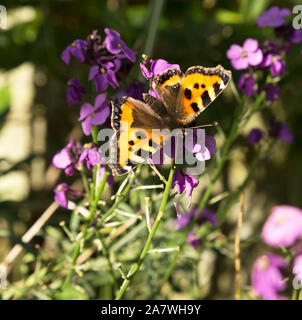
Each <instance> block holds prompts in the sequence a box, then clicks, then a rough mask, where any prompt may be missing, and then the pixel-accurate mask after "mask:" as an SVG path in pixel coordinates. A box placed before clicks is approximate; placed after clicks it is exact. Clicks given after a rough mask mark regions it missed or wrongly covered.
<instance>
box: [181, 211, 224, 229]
mask: <svg viewBox="0 0 302 320" xmlns="http://www.w3.org/2000/svg"><path fill="white" fill-rule="evenodd" d="M196 215H198V218H197V220H196V222H197V223H198V224H202V223H204V222H209V223H211V224H212V226H214V227H215V226H217V224H218V221H217V217H216V214H215V212H214V211H212V210H210V209H208V208H204V209H202V210H201V211H199V210H198V208H194V209H192V210H191V211H190V212H189V213H183V214H181V215H180V218H178V219H176V229H177V230H179V229H182V228H184V227H186V226H187V225H188V224H189V223H190V221H191V220H192V219H193V218H194V217H195V216H196Z"/></svg>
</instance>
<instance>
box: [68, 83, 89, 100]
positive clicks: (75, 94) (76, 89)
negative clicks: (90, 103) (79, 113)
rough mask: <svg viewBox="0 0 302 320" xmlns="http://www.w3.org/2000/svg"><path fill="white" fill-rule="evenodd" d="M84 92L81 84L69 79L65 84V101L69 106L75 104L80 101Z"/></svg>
mask: <svg viewBox="0 0 302 320" xmlns="http://www.w3.org/2000/svg"><path fill="white" fill-rule="evenodd" d="M85 93H86V90H85V89H84V88H83V87H82V85H81V82H80V80H79V79H77V78H72V79H69V80H68V82H67V90H66V99H67V102H68V105H69V106H72V105H73V104H76V103H78V102H80V101H81V100H82V94H85Z"/></svg>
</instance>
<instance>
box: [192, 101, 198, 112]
mask: <svg viewBox="0 0 302 320" xmlns="http://www.w3.org/2000/svg"><path fill="white" fill-rule="evenodd" d="M191 107H192V109H193V110H194V112H198V111H199V108H198V104H197V103H196V102H193V103H191Z"/></svg>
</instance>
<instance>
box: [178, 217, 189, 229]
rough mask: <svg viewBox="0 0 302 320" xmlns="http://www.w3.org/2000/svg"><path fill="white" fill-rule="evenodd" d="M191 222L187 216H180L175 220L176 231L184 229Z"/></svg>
mask: <svg viewBox="0 0 302 320" xmlns="http://www.w3.org/2000/svg"><path fill="white" fill-rule="evenodd" d="M190 221H191V217H190V216H189V215H188V214H180V215H179V218H177V219H176V222H175V223H176V230H180V229H182V228H184V227H186V226H187V225H188V224H189V223H190Z"/></svg>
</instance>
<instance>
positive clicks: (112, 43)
mask: <svg viewBox="0 0 302 320" xmlns="http://www.w3.org/2000/svg"><path fill="white" fill-rule="evenodd" d="M104 31H105V34H106V38H105V41H104V42H105V44H106V47H107V50H108V51H109V52H110V53H112V54H118V53H121V52H123V53H124V55H125V56H126V57H127V58H128V59H129V60H130V61H132V62H135V56H136V53H135V52H134V51H132V50H131V49H129V48H128V47H127V45H126V43H125V42H124V41H123V40H122V39H121V36H120V34H119V33H118V32H117V31H115V30H112V29H109V28H105V30H104Z"/></svg>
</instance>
